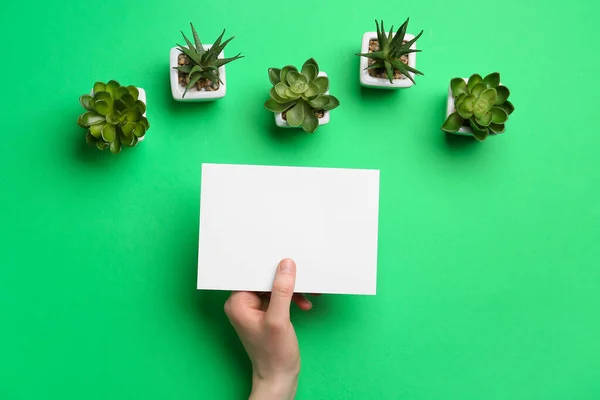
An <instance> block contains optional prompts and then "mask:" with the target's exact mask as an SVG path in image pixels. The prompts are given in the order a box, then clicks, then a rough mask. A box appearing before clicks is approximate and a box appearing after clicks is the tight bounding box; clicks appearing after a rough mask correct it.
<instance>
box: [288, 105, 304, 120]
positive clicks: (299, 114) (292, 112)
mask: <svg viewBox="0 0 600 400" xmlns="http://www.w3.org/2000/svg"><path fill="white" fill-rule="evenodd" d="M302 103H303V101H302V100H299V101H298V102H297V103H296V105H295V106H294V107H292V108H290V109H289V110H288V111H287V122H288V124H290V125H291V126H300V125H301V124H302V120H304V105H303V104H302Z"/></svg>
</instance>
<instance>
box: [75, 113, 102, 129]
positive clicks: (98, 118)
mask: <svg viewBox="0 0 600 400" xmlns="http://www.w3.org/2000/svg"><path fill="white" fill-rule="evenodd" d="M105 120H106V119H105V118H104V116H103V115H100V114H98V113H96V112H94V111H88V112H86V113H84V114H82V115H81V122H83V124H84V125H85V126H92V125H95V124H99V123H102V122H104V121H105Z"/></svg>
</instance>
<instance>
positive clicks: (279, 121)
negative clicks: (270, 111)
mask: <svg viewBox="0 0 600 400" xmlns="http://www.w3.org/2000/svg"><path fill="white" fill-rule="evenodd" d="M317 76H327V74H326V73H325V72H323V71H321V72H319V75H317ZM325 94H329V90H328V91H327V92H325ZM281 114H282V113H275V124H277V126H278V127H280V128H302V125H300V126H291V125H290V124H288V122H287V121H286V120H285V119H283V117H282V116H281ZM328 123H329V111H325V113H324V114H323V118H319V126H321V125H326V124H328Z"/></svg>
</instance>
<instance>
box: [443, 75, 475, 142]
mask: <svg viewBox="0 0 600 400" xmlns="http://www.w3.org/2000/svg"><path fill="white" fill-rule="evenodd" d="M463 79H464V80H465V82H467V81H468V79H467V78H463ZM454 111H456V110H455V108H454V96H453V95H452V86H450V85H448V101H447V102H446V119H448V117H449V116H450V114H452V113H453V112H454ZM453 134H454V135H462V136H473V129H471V127H470V126H464V125H463V126H462V127H461V128H460V129H459V130H458V132H453Z"/></svg>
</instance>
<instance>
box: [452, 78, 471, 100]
mask: <svg viewBox="0 0 600 400" xmlns="http://www.w3.org/2000/svg"><path fill="white" fill-rule="evenodd" d="M450 89H451V91H452V95H453V96H454V97H458V96H459V95H461V94H463V93H464V94H466V93H468V91H467V82H465V80H464V79H462V78H454V79H452V80H451V81H450Z"/></svg>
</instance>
